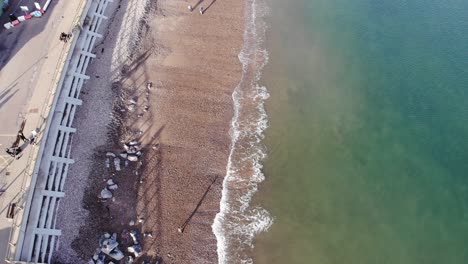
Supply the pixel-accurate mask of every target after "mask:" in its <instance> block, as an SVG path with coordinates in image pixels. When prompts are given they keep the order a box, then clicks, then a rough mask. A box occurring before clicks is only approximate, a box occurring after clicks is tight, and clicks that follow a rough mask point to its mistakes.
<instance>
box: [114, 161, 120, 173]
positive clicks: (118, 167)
mask: <svg viewBox="0 0 468 264" xmlns="http://www.w3.org/2000/svg"><path fill="white" fill-rule="evenodd" d="M114 166H115V170H116V171H120V159H119V158H115V159H114Z"/></svg>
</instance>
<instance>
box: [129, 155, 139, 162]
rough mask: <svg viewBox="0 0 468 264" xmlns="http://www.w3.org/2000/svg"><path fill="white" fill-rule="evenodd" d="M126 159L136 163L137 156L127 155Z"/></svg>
mask: <svg viewBox="0 0 468 264" xmlns="http://www.w3.org/2000/svg"><path fill="white" fill-rule="evenodd" d="M127 159H128V160H129V161H138V156H135V155H128V157H127Z"/></svg>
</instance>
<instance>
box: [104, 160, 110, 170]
mask: <svg viewBox="0 0 468 264" xmlns="http://www.w3.org/2000/svg"><path fill="white" fill-rule="evenodd" d="M105 164H106V168H109V167H110V159H109V158H107V159H106V161H105Z"/></svg>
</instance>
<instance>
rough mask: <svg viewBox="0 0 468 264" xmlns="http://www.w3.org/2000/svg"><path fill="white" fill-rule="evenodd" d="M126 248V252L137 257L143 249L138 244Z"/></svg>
mask: <svg viewBox="0 0 468 264" xmlns="http://www.w3.org/2000/svg"><path fill="white" fill-rule="evenodd" d="M127 250H128V252H130V253H133V255H134V256H135V257H136V258H138V256H140V255H141V252H142V251H143V249H142V248H141V246H140V245H133V246H131V247H128V248H127Z"/></svg>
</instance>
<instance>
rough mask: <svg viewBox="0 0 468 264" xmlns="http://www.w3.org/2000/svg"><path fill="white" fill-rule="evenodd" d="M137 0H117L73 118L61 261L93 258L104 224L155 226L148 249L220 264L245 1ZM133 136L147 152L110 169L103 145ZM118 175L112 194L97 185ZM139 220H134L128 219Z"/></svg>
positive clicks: (167, 259)
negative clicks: (220, 221)
mask: <svg viewBox="0 0 468 264" xmlns="http://www.w3.org/2000/svg"><path fill="white" fill-rule="evenodd" d="M116 2H117V1H116ZM137 4H140V5H141V1H139V3H136V1H128V2H125V1H122V2H119V3H114V4H113V5H114V6H113V7H111V10H113V9H112V8H115V12H113V11H110V12H112V14H113V15H112V17H111V19H110V20H111V21H112V23H110V24H109V26H108V27H106V30H105V32H103V33H105V39H104V40H103V42H102V43H98V46H97V47H96V51H95V52H96V53H97V54H98V57H97V58H96V59H95V61H94V62H93V63H92V64H91V66H90V68H89V72H90V73H88V74H89V75H91V77H92V78H91V80H89V81H88V83H87V84H86V86H85V88H84V94H83V97H82V99H83V101H84V105H83V106H82V107H81V108H80V109H79V112H78V113H77V117H76V119H75V120H76V121H75V126H76V127H77V129H78V132H77V134H76V135H75V137H74V141H73V151H72V153H73V154H72V155H73V157H74V159H75V160H76V163H75V164H74V165H73V166H72V167H71V169H70V173H69V178H68V179H67V182H66V194H67V196H66V197H65V198H64V199H63V201H62V204H61V208H60V212H59V217H58V228H61V229H62V233H63V235H62V237H61V241H60V247H59V249H60V250H59V251H57V253H56V254H55V259H56V262H57V263H82V262H87V261H88V260H89V259H90V257H91V256H92V255H93V253H94V250H95V249H96V248H97V247H98V238H99V236H100V235H101V234H102V232H105V231H107V232H117V233H118V234H119V236H120V233H121V231H122V230H123V229H127V230H128V229H138V230H139V232H141V233H151V234H152V237H143V236H142V242H141V243H142V246H143V250H144V251H143V253H144V255H143V257H142V259H143V258H145V259H151V260H155V259H156V256H159V257H162V259H163V261H164V263H217V255H216V239H215V236H214V235H213V233H212V230H211V225H212V223H213V219H214V217H215V215H216V213H217V212H218V211H219V201H220V198H221V189H222V180H223V177H224V175H225V174H226V164H227V160H228V154H229V144H230V141H231V140H230V136H229V125H230V121H231V118H232V116H233V105H232V98H231V94H232V91H233V90H234V88H235V86H236V85H237V83H238V82H239V80H240V76H241V64H240V62H239V60H238V58H237V55H238V53H239V51H240V49H241V46H242V40H243V39H242V34H243V29H244V28H243V26H244V25H243V21H244V20H243V16H244V14H243V11H244V10H243V4H244V3H243V1H220V0H218V1H212V0H208V1H202V2H201V3H200V4H199V5H198V6H197V9H196V10H194V11H193V12H190V11H189V10H188V8H187V6H188V5H189V4H191V5H192V6H196V4H197V3H196V1H192V2H189V1H168V0H159V1H157V2H156V3H155V2H152V4H149V5H148V6H145V8H144V10H145V11H146V13H144V14H142V12H141V10H137V9H138V8H135V5H137ZM200 6H203V7H204V8H205V10H206V11H205V13H204V14H203V15H201V14H199V12H198V8H199V7H200ZM130 13H134V15H133V16H132V15H129V14H130ZM142 16H146V19H142V21H140V22H138V21H139V19H141V17H142ZM135 26H137V29H138V27H139V28H140V30H139V31H138V30H134V27H135ZM133 44H136V45H133ZM148 82H151V83H152V84H153V85H152V88H151V89H148V88H147V83H148ZM130 100H133V101H134V102H135V103H136V104H135V105H132V103H131V101H130ZM134 139H135V140H138V141H139V142H141V146H142V153H143V155H142V159H141V160H140V161H141V162H140V161H138V162H129V165H128V167H125V165H124V161H123V159H122V162H121V165H122V170H121V171H116V170H115V167H114V166H112V165H111V166H110V168H106V167H105V160H106V152H107V151H112V152H114V153H116V154H118V153H119V152H120V151H122V149H123V142H128V141H130V140H134ZM216 176H218V178H217V180H216V181H215V183H214V184H213V185H212V186H211V188H210V189H209V191H208V193H207V195H206V197H205V198H204V200H203V202H202V204H201V206H200V207H199V208H198V211H197V213H196V214H195V215H194V216H193V218H192V219H191V221H190V222H189V223H188V225H187V227H186V228H185V229H184V232H183V233H179V232H178V230H177V229H178V227H180V225H182V224H183V223H184V221H185V220H186V219H187V217H189V216H190V214H191V213H192V211H193V210H194V209H195V207H196V206H197V203H198V202H199V200H200V198H202V196H203V195H204V193H205V191H206V190H207V189H208V188H209V187H210V184H211V183H212V181H213V179H214V178H215V177H216ZM109 178H113V179H114V180H115V181H116V182H117V183H118V185H119V188H118V189H117V190H116V191H115V192H114V198H115V200H114V201H110V200H109V201H106V202H101V201H99V200H98V199H97V195H98V194H99V192H100V190H101V189H102V188H103V187H104V186H105V181H106V180H107V179H109ZM137 219H142V221H141V223H138V221H137ZM131 220H134V221H136V223H137V225H136V226H129V224H128V223H129V222H130V221H131ZM119 242H122V241H119ZM121 249H122V250H124V248H123V247H122V248H121Z"/></svg>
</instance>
